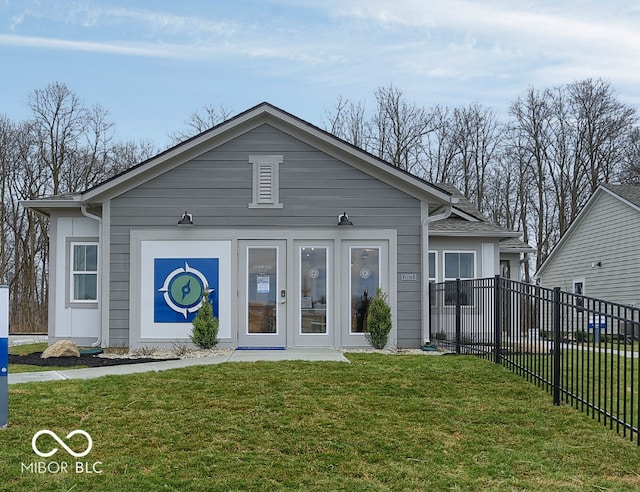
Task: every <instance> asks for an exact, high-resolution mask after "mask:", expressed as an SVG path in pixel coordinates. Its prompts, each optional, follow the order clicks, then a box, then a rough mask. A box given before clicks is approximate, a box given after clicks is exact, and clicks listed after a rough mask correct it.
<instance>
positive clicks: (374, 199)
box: [24, 103, 518, 348]
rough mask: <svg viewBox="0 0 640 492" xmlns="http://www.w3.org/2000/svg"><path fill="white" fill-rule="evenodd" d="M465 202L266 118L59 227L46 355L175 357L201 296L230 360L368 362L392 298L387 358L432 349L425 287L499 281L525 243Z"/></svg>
mask: <svg viewBox="0 0 640 492" xmlns="http://www.w3.org/2000/svg"><path fill="white" fill-rule="evenodd" d="M459 204H460V200H459V198H458V196H457V195H456V194H454V193H452V192H451V191H449V190H447V189H446V188H444V187H441V186H436V185H433V184H430V183H428V182H425V181H423V180H421V179H419V178H417V177H415V176H413V175H411V174H409V173H406V172H403V171H402V170H400V169H398V168H396V167H393V166H392V165H390V164H389V163H387V162H384V161H382V160H380V159H377V158H376V157H374V156H372V155H370V154H368V153H366V152H364V151H362V150H360V149H358V148H356V147H354V146H352V145H350V144H348V143H346V142H344V141H342V140H340V139H337V138H336V137H334V136H332V135H330V134H329V133H327V132H325V131H323V130H321V129H319V128H317V127H315V126H313V125H310V124H309V123H307V122H305V121H303V120H301V119H299V118H297V117H295V116H293V115H291V114H289V113H286V112H284V111H282V110H280V109H278V108H276V107H274V106H272V105H270V104H267V103H263V104H260V105H258V106H256V107H254V108H251V109H249V110H248V111H246V112H244V113H242V114H240V115H238V116H236V117H234V118H232V119H230V120H228V121H225V122H224V123H222V124H220V125H218V126H216V127H214V128H212V129H210V130H208V131H206V132H204V133H202V134H200V135H197V136H195V137H193V138H191V139H189V140H187V141H185V142H183V143H182V144H180V145H177V146H176V147H173V148H170V149H168V150H167V151H165V152H163V153H161V154H159V155H158V156H156V157H154V158H152V159H149V160H147V161H145V162H142V163H140V164H139V165H137V166H135V167H133V168H131V169H130V170H128V171H126V172H124V173H122V174H120V175H118V176H115V177H114V178H112V179H109V180H107V181H105V182H103V183H101V184H99V185H97V186H95V187H93V188H91V189H88V190H85V191H82V192H78V193H74V194H71V195H68V196H56V197H48V198H41V199H37V200H30V201H26V202H25V203H24V205H25V206H26V207H27V208H30V209H32V210H34V211H36V212H39V213H42V214H44V215H46V216H48V217H50V219H51V222H50V258H51V259H50V265H49V281H50V300H49V340H50V342H53V341H56V340H58V339H63V338H65V339H72V340H74V341H76V342H77V343H78V344H80V345H89V344H93V345H101V346H103V347H107V346H129V347H131V348H135V347H141V346H156V347H163V346H164V347H169V348H170V347H171V346H173V345H174V344H175V343H185V342H187V341H188V339H189V333H190V330H191V326H192V325H191V322H192V319H193V317H194V316H195V313H196V311H197V310H198V307H199V306H200V303H201V300H202V298H203V296H204V295H208V296H209V298H210V300H211V302H212V304H213V307H214V312H215V314H216V316H217V317H218V318H219V320H220V330H219V338H220V345H221V346H225V347H256V348H258V347H261V348H264V347H277V348H287V347H299V346H306V347H308V346H323V347H336V348H341V347H360V346H367V345H368V344H367V342H366V339H365V336H364V333H365V331H366V318H365V316H364V309H363V307H364V305H365V302H366V300H367V299H369V298H370V297H371V296H373V295H374V294H375V292H376V289H377V288H378V287H380V288H381V289H382V290H383V291H385V292H386V293H388V295H389V302H390V304H391V307H392V316H393V330H392V333H391V335H390V337H389V344H390V345H392V346H400V347H418V346H420V345H421V344H422V343H425V342H428V341H429V303H428V301H427V299H428V296H427V292H428V285H429V280H445V279H448V278H451V277H452V276H459V277H462V278H470V277H487V276H492V275H494V274H496V273H499V272H500V241H501V240H504V239H509V238H516V237H517V236H518V233H514V232H511V231H506V230H504V229H501V228H499V227H497V226H494V225H492V224H489V223H488V222H487V221H486V220H484V219H482V218H481V217H477V216H475V215H474V214H471V213H468V211H465V210H464V207H462V206H461V208H457V205H459Z"/></svg>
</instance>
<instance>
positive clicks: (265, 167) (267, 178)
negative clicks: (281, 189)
mask: <svg viewBox="0 0 640 492" xmlns="http://www.w3.org/2000/svg"><path fill="white" fill-rule="evenodd" d="M258 203H273V166H272V165H271V164H259V165H258Z"/></svg>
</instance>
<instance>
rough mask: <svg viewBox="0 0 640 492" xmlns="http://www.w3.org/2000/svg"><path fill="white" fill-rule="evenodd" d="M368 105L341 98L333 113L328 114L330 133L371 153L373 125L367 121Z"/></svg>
mask: <svg viewBox="0 0 640 492" xmlns="http://www.w3.org/2000/svg"><path fill="white" fill-rule="evenodd" d="M365 107H366V104H365V103H364V102H360V101H358V102H353V101H349V100H347V99H344V98H343V97H342V96H340V97H339V98H338V99H337V101H336V103H335V106H334V109H333V113H326V117H327V119H328V120H327V123H328V126H327V128H328V131H329V132H330V133H331V134H333V135H335V136H336V137H338V138H341V139H343V140H345V141H347V142H349V143H351V144H353V145H355V146H356V147H359V148H361V149H363V150H366V151H371V150H372V148H371V123H370V122H368V121H367V120H366V110H365Z"/></svg>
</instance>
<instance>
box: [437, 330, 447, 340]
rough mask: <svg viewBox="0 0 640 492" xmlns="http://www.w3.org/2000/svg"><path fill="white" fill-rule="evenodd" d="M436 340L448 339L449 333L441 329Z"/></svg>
mask: <svg viewBox="0 0 640 492" xmlns="http://www.w3.org/2000/svg"><path fill="white" fill-rule="evenodd" d="M435 338H436V340H441V341H444V340H446V339H447V334H446V333H445V332H444V331H439V332H438V333H436V336H435Z"/></svg>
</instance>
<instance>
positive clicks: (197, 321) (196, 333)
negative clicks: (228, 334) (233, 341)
mask: <svg viewBox="0 0 640 492" xmlns="http://www.w3.org/2000/svg"><path fill="white" fill-rule="evenodd" d="M190 338H191V341H192V342H193V343H194V344H195V345H196V346H197V347H199V348H201V349H210V348H213V347H215V346H216V345H217V344H218V318H216V317H215V316H214V315H213V306H212V305H211V301H210V300H209V292H205V293H204V296H202V305H201V306H200V309H198V314H196V317H195V318H194V320H193V328H192V329H191V335H190Z"/></svg>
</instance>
